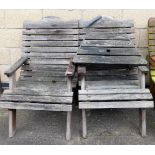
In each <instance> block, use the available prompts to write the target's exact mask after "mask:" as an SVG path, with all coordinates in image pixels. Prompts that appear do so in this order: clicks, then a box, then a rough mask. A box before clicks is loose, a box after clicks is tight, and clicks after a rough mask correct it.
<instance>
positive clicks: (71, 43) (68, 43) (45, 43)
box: [23, 41, 78, 47]
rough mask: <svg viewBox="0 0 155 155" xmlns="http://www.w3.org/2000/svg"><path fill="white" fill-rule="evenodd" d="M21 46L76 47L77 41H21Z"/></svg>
mask: <svg viewBox="0 0 155 155" xmlns="http://www.w3.org/2000/svg"><path fill="white" fill-rule="evenodd" d="M23 46H31V47H57V46H58V47H64V46H73V47H74V46H78V42H77V41H23Z"/></svg>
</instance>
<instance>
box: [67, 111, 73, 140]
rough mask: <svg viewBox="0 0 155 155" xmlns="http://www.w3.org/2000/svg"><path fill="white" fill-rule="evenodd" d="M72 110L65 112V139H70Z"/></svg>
mask: <svg viewBox="0 0 155 155" xmlns="http://www.w3.org/2000/svg"><path fill="white" fill-rule="evenodd" d="M71 117H72V112H67V123H66V124H67V127H66V140H70V139H71V120H72V118H71Z"/></svg>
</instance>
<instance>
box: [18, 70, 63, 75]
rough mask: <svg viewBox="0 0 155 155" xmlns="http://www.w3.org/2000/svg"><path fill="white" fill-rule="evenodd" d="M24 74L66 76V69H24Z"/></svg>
mask: <svg viewBox="0 0 155 155" xmlns="http://www.w3.org/2000/svg"><path fill="white" fill-rule="evenodd" d="M21 75H22V76H42V77H51V76H52V77H64V76H65V70H54V69H53V70H52V69H51V70H50V71H44V70H36V71H35V70H33V71H22V72H21Z"/></svg>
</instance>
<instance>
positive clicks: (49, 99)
mask: <svg viewBox="0 0 155 155" xmlns="http://www.w3.org/2000/svg"><path fill="white" fill-rule="evenodd" d="M0 101H9V102H12V101H17V102H37V103H49V104H50V103H60V104H61V103H65V104H71V103H72V97H61V96H60V97H59V96H58V97H57V96H31V95H3V96H1V98H0Z"/></svg>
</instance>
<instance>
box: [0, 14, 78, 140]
mask: <svg viewBox="0 0 155 155" xmlns="http://www.w3.org/2000/svg"><path fill="white" fill-rule="evenodd" d="M24 29H25V30H24V31H23V48H22V51H23V55H22V57H21V58H20V59H19V60H18V61H17V62H16V63H15V64H14V65H13V66H11V67H10V69H9V70H7V71H6V72H5V74H6V75H7V76H8V77H9V90H6V91H5V92H4V94H3V95H2V97H1V98H0V107H1V108H7V109H9V137H12V136H13V135H14V133H15V129H16V109H29V110H45V111H65V112H67V129H66V139H67V140H69V139H70V138H71V111H72V102H73V92H72V88H73V80H72V77H73V76H74V66H73V65H72V64H71V63H69V62H70V59H71V58H72V57H73V55H74V54H75V53H76V51H77V49H78V21H65V22H64V21H61V20H60V19H58V18H55V17H46V18H43V19H42V20H40V21H37V22H31V21H26V22H24ZM20 67H21V73H20V78H19V80H18V81H17V83H16V70H17V69H18V68H20ZM67 67H68V69H67ZM66 69H67V71H66Z"/></svg>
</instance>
